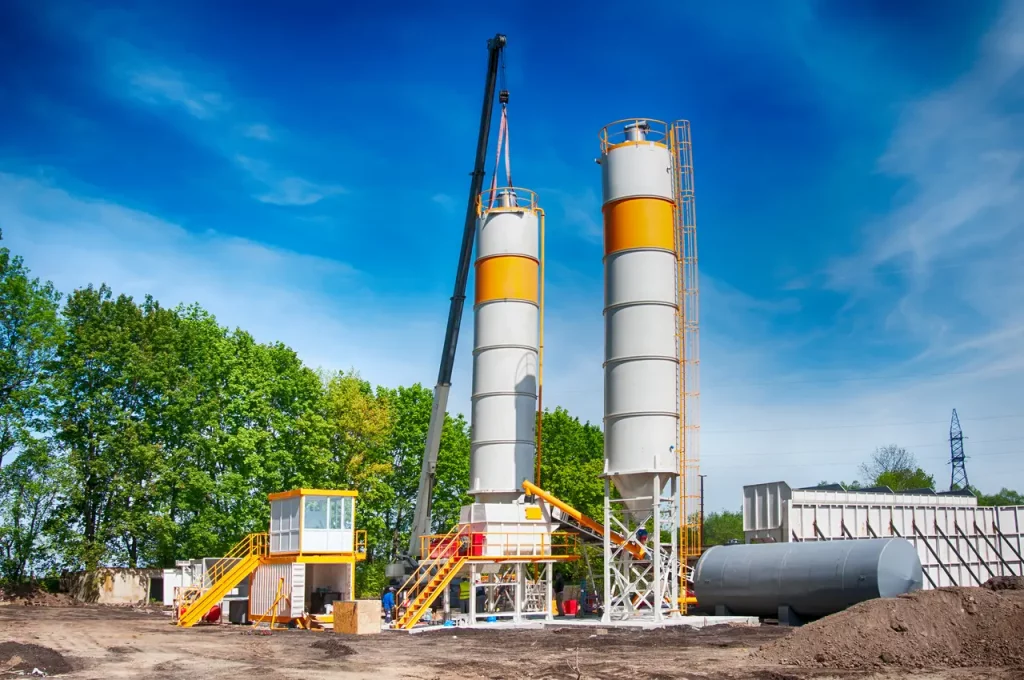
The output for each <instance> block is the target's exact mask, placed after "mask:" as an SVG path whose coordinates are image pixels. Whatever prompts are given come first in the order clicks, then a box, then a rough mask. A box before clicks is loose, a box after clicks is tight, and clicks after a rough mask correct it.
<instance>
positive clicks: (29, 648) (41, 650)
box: [0, 642, 74, 675]
mask: <svg viewBox="0 0 1024 680" xmlns="http://www.w3.org/2000/svg"><path fill="white" fill-rule="evenodd" d="M37 668H38V669H39V670H41V671H42V672H43V673H46V675H61V674H62V673H70V672H71V671H73V670H74V668H73V667H72V666H71V664H70V663H68V662H67V659H65V658H64V656H63V655H62V654H61V653H60V652H58V651H56V650H53V649H50V648H49V647H43V646H42V645H33V644H24V643H21V642H0V671H2V672H3V673H18V674H21V673H26V674H27V673H31V672H32V671H33V670H35V669H37Z"/></svg>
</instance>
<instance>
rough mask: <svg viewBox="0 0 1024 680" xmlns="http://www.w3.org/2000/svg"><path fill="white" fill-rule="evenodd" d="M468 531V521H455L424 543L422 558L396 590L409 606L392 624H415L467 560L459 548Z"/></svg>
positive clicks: (405, 626) (405, 627)
mask: <svg viewBox="0 0 1024 680" xmlns="http://www.w3.org/2000/svg"><path fill="white" fill-rule="evenodd" d="M468 533H469V525H466V524H462V525H458V526H456V527H455V528H454V529H452V530H451V531H449V532H448V533H447V534H445V536H444V537H443V538H441V539H440V540H439V541H435V542H433V544H432V545H431V544H429V543H428V544H427V548H426V550H425V551H424V552H423V556H424V559H423V561H421V562H420V566H419V567H418V568H417V569H416V571H415V572H413V575H412V576H410V577H409V579H408V580H407V581H406V582H405V584H404V585H403V586H402V589H401V590H400V591H399V597H401V598H402V601H403V602H404V601H408V602H409V606H408V607H406V609H405V611H404V612H403V613H402V615H401V616H400V617H399V618H398V620H397V621H396V622H395V628H402V629H405V630H408V629H410V628H412V627H413V626H415V625H416V623H417V622H418V621H419V620H420V617H422V616H423V614H424V613H425V612H426V611H427V608H428V607H430V605H432V604H433V603H434V600H435V599H437V596H438V595H439V594H441V593H443V592H444V589H445V588H447V587H448V584H449V583H451V582H452V579H453V578H455V575H456V574H458V573H459V569H460V568H461V567H462V565H463V564H464V563H465V562H466V557H465V555H460V554H459V553H460V550H459V548H460V544H461V543H462V541H463V539H464V538H466V537H467V534H468Z"/></svg>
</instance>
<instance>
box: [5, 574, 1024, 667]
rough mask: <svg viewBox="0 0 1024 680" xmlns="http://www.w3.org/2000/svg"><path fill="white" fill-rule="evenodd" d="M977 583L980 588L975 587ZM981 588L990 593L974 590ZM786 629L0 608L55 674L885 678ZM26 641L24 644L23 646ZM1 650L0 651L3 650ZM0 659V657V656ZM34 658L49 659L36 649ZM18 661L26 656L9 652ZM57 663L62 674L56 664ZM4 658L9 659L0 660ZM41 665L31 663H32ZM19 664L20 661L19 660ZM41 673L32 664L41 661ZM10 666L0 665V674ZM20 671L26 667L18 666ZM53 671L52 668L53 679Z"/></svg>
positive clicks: (8, 628)
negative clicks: (248, 619) (849, 665)
mask: <svg viewBox="0 0 1024 680" xmlns="http://www.w3.org/2000/svg"><path fill="white" fill-rule="evenodd" d="M979 590H980V589H979ZM984 592H986V593H987V594H989V595H993V596H995V593H992V592H989V591H984ZM793 634H794V633H793V632H792V631H791V629H786V628H779V627H776V626H762V627H759V628H746V627H742V628H740V627H731V626H712V627H709V628H706V629H703V630H698V631H695V630H692V629H689V628H669V629H663V630H658V631H640V630H631V629H614V628H604V629H602V628H592V627H563V628H548V629H545V630H507V629H506V630H481V629H463V628H455V629H444V630H437V631H431V632H425V633H422V634H419V635H409V634H407V633H399V632H385V633H381V634H380V635H367V636H348V635H338V634H335V633H332V632H320V633H311V632H307V631H298V630H288V631H274V632H273V633H272V634H270V635H258V634H256V635H254V634H252V629H250V628H248V627H241V626H202V627H199V626H197V627H195V628H190V629H180V628H176V627H174V626H173V625H172V624H171V622H170V617H169V616H167V615H165V614H164V613H162V612H160V611H158V610H151V611H145V610H132V609H126V608H121V607H102V606H96V605H86V606H80V607H19V606H0V641H4V640H6V641H7V644H12V643H13V644H16V645H21V646H20V647H16V648H15V647H11V649H12V650H18V651H16V652H15V653H14V654H13V655H12V656H11V657H10V658H9V660H10V659H11V658H13V657H14V656H18V655H19V654H21V653H22V652H24V653H25V654H28V651H26V650H28V649H31V651H32V653H33V654H36V655H37V656H36V657H31V658H32V659H37V660H38V659H43V660H45V658H50V659H52V660H53V661H51V665H52V666H53V670H52V671H51V670H49V669H46V672H47V673H48V674H50V675H57V674H60V677H61V678H95V679H99V678H151V679H153V680H172V679H176V678H225V679H226V678H230V679H231V680H237V679H238V678H239V677H268V676H271V675H273V676H275V677H278V678H283V679H296V680H297V679H299V678H310V679H315V678H352V679H356V678H372V679H373V680H391V679H397V678H403V679H404V678H408V679H410V680H411V679H417V680H433V679H434V678H437V679H438V680H440V679H441V678H444V680H464V679H468V678H496V679H502V680H512V679H519V678H530V679H534V678H555V679H559V680H584V679H586V680H596V679H599V678H609V679H610V678H617V679H619V678H621V679H639V678H662V679H665V680H670V679H682V678H687V679H690V680H830V679H838V680H846V679H853V678H857V679H858V680H859V679H871V680H883V679H884V680H895V679H896V678H903V677H906V673H905V671H904V670H903V669H901V668H897V667H883V666H880V667H877V668H876V667H870V668H855V669H839V668H827V667H822V666H819V665H810V666H793V665H786V664H781V663H779V662H777V661H773V660H768V659H765V658H760V657H757V656H755V654H754V653H755V652H756V651H757V650H758V648H760V647H761V646H763V645H771V644H773V643H774V644H778V643H781V642H783V641H785V640H786V639H787V638H789V637H790V636H792V635H793ZM29 646H30V647H29ZM3 649H6V648H3ZM6 653H7V652H4V653H3V654H0V659H3V658H4V654H6ZM44 655H52V656H46V657H45V658H44ZM19 659H20V661H19V662H18V663H24V662H26V661H27V660H26V658H25V657H24V656H19ZM58 659H60V660H63V662H64V663H65V664H67V670H66V671H61V670H59V668H58V665H57V661H56V660H58ZM9 660H8V662H9ZM35 667H37V668H41V667H40V666H39V665H38V664H37V665H36V666H35ZM19 668H24V666H20V667H19ZM41 669H42V668H41ZM7 670H13V664H12V665H11V666H7V665H4V664H3V663H0V677H4V673H5V671H7ZM18 672H21V673H25V672H31V669H28V670H27V671H18ZM1015 672H1016V671H1014V669H1011V668H1006V667H1003V668H993V667H992V664H986V663H981V664H979V665H978V666H975V667H971V668H958V669H945V668H940V667H933V668H929V669H922V670H917V671H915V672H914V676H913V677H914V680H968V678H970V679H972V680H973V679H975V678H998V679H1000V680H1010V678H1019V677H1020V675H1019V673H1018V674H1016V675H1015V674H1014V673H1015ZM61 673H63V674H61Z"/></svg>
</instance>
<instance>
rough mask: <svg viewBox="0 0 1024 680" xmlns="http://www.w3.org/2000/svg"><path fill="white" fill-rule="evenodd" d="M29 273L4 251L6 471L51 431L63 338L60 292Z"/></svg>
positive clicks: (0, 372) (1, 387)
mask: <svg viewBox="0 0 1024 680" xmlns="http://www.w3.org/2000/svg"><path fill="white" fill-rule="evenodd" d="M0 240H2V233H0ZM29 275H30V272H29V270H28V268H26V267H25V265H24V262H23V261H22V259H21V258H20V257H17V256H15V255H11V252H10V251H9V250H8V249H7V248H0V468H2V467H3V466H4V464H5V462H6V459H7V458H9V457H10V456H11V455H12V454H14V455H16V453H17V451H18V449H19V448H21V446H22V445H24V444H26V443H27V442H28V440H30V439H32V436H33V433H34V432H40V431H42V429H43V428H44V427H45V425H44V422H43V419H44V416H45V406H46V392H47V389H48V387H49V368H50V367H51V362H52V359H53V356H54V353H55V351H56V346H57V341H58V338H59V335H60V323H59V317H58V314H57V309H58V306H59V304H60V293H58V292H57V291H56V290H55V289H54V287H53V284H52V283H49V282H46V283H41V282H40V281H39V279H33V278H30V277H29Z"/></svg>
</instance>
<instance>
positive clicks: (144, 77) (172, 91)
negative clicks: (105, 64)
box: [126, 68, 228, 120]
mask: <svg viewBox="0 0 1024 680" xmlns="http://www.w3.org/2000/svg"><path fill="white" fill-rule="evenodd" d="M126 77H127V80H128V83H129V87H130V93H131V95H132V96H133V97H135V98H136V99H139V100H140V101H143V102H145V103H147V104H153V105H161V106H162V105H167V104H172V105H176V106H180V107H181V108H183V109H184V110H185V112H186V113H188V114H189V115H190V116H192V117H194V118H199V119H202V120H205V119H208V118H212V117H214V116H215V115H217V114H219V113H221V112H223V111H225V110H226V109H227V108H228V106H227V104H226V103H225V101H224V97H223V95H221V94H220V93H219V92H215V91H208V90H204V89H202V88H199V87H196V86H194V85H192V84H191V83H190V82H188V81H187V80H186V79H185V78H184V77H183V76H182V74H181V73H179V72H177V71H174V70H172V69H166V68H162V69H154V70H139V71H131V72H129V73H127V74H126Z"/></svg>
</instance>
